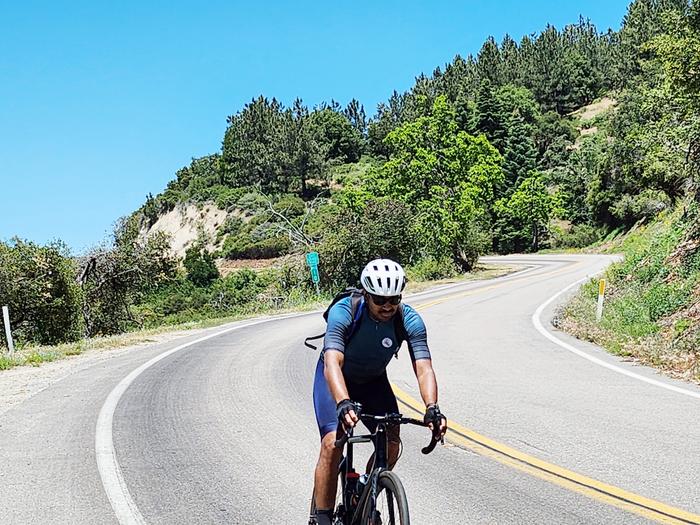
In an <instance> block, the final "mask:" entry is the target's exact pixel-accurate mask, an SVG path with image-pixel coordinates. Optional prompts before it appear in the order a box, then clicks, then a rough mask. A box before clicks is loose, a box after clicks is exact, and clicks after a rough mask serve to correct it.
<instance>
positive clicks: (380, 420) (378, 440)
mask: <svg viewBox="0 0 700 525" xmlns="http://www.w3.org/2000/svg"><path fill="white" fill-rule="evenodd" d="M359 418H360V420H362V421H363V422H374V423H376V424H377V428H376V430H375V431H374V432H373V433H370V434H364V435H361V436H354V435H353V429H349V430H348V431H347V432H345V431H343V430H342V425H339V427H338V435H339V436H340V437H339V438H338V439H337V440H336V442H335V446H336V447H338V448H341V447H342V446H343V445H345V446H346V452H345V456H344V457H343V459H342V460H341V462H340V466H339V467H340V468H339V471H340V473H342V476H340V483H341V494H342V498H343V513H344V516H343V519H344V521H345V523H347V524H351V523H355V522H356V520H359V519H360V517H361V512H362V509H364V507H365V505H368V504H370V505H372V507H375V506H376V503H377V483H378V480H379V475H380V474H381V473H382V471H384V470H387V469H388V467H389V459H388V438H387V427H388V426H389V425H390V424H395V425H402V424H407V423H410V424H412V425H418V426H422V427H425V426H427V425H426V423H424V422H423V421H420V420H418V419H413V418H407V417H403V416H402V415H401V414H386V415H384V416H374V415H371V414H360V415H359ZM437 436H438V434H436V433H435V432H434V433H433V438H432V439H431V442H430V444H429V445H428V446H427V447H424V448H423V449H422V452H423V454H429V453H430V452H432V451H433V449H434V448H435V445H437V442H438V441H440V438H439V437H437ZM370 442H371V443H372V444H373V445H374V464H373V466H372V470H371V471H370V472H369V478H368V480H367V481H368V483H367V485H366V486H365V487H364V489H363V490H362V493H361V494H359V495H357V485H356V484H357V478H356V477H355V475H356V472H355V469H354V467H353V459H354V457H353V445H354V444H355V443H370ZM348 474H350V479H352V480H354V481H353V483H354V486H350V487H348V486H347V481H348V478H349V476H348ZM355 496H357V501H353V498H354V497H355ZM368 498H369V501H367V499H368ZM389 509H390V510H389V512H390V513H393V508H392V506H391V505H390V506H389ZM348 518H350V521H348ZM390 518H392V519H393V516H390Z"/></svg>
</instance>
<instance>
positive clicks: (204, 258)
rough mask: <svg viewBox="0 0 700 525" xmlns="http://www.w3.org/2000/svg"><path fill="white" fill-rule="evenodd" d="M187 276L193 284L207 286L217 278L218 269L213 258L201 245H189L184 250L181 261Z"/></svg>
mask: <svg viewBox="0 0 700 525" xmlns="http://www.w3.org/2000/svg"><path fill="white" fill-rule="evenodd" d="M183 264H184V266H185V270H186V271H187V278H188V279H189V280H190V281H192V283H193V284H194V285H195V286H209V284H211V283H212V281H214V280H215V279H218V278H219V270H218V268H217V267H216V264H214V258H213V257H212V256H211V254H210V253H209V252H208V251H207V249H206V248H204V247H202V246H196V245H195V246H191V247H190V248H188V249H187V251H186V252H185V260H184V261H183Z"/></svg>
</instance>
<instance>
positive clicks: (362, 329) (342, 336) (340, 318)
mask: <svg viewBox="0 0 700 525" xmlns="http://www.w3.org/2000/svg"><path fill="white" fill-rule="evenodd" d="M358 308H359V309H360V314H359V315H360V318H359V319H358V323H359V326H358V327H357V328H356V329H355V332H354V333H353V335H352V338H351V339H350V341H347V342H346V340H347V336H348V333H349V330H350V328H351V326H352V305H351V298H350V297H345V298H343V299H341V300H340V301H338V302H337V303H336V304H334V305H333V307H332V308H331V309H330V311H329V312H328V327H327V328H326V335H325V338H324V340H323V351H324V352H325V351H327V350H337V351H339V352H343V354H344V362H343V375H344V376H346V377H348V378H350V379H351V380H352V381H355V382H357V383H366V382H368V381H372V380H373V379H376V378H378V377H379V376H381V375H382V374H383V373H384V371H385V370H386V367H387V365H388V364H389V362H390V361H391V358H392V357H393V356H394V355H395V354H396V352H397V351H398V349H399V342H398V341H397V337H396V333H395V325H394V321H393V319H392V320H389V321H385V322H380V321H375V320H374V319H372V318H371V317H370V315H369V311H368V309H367V307H366V306H365V305H364V301H361V302H360V304H359V305H358ZM400 308H403V319H404V327H405V329H406V333H407V335H408V341H407V342H408V349H409V353H410V355H411V359H412V360H413V361H417V360H418V359H430V350H429V349H428V336H427V332H426V329H425V324H424V323H423V319H421V317H420V315H418V312H416V311H415V310H414V309H413V308H411V307H410V306H408V305H406V304H401V306H400Z"/></svg>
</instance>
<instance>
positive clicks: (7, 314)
mask: <svg viewBox="0 0 700 525" xmlns="http://www.w3.org/2000/svg"><path fill="white" fill-rule="evenodd" d="M2 320H3V322H4V323H5V339H7V348H8V350H9V351H10V355H12V354H13V353H14V351H15V345H14V343H13V342H12V330H11V329H10V311H9V310H8V309H7V306H3V307H2Z"/></svg>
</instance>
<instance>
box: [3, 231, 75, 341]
mask: <svg viewBox="0 0 700 525" xmlns="http://www.w3.org/2000/svg"><path fill="white" fill-rule="evenodd" d="M81 299H82V294H81V290H80V288H79V287H78V285H77V284H76V266H75V263H74V261H73V259H72V258H71V257H70V254H69V252H68V249H67V247H66V246H65V245H64V244H62V243H60V242H52V243H50V244H48V245H46V246H39V245H37V244H34V243H32V242H27V241H22V240H20V239H14V240H13V241H12V242H11V243H9V244H5V243H2V242H0V305H7V306H8V307H9V311H10V324H11V326H12V329H13V337H14V338H15V340H16V341H17V342H19V343H24V342H27V343H39V344H57V343H62V342H66V341H75V340H76V339H78V338H80V336H81V335H82V333H83V322H82V317H81V302H82V301H81Z"/></svg>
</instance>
